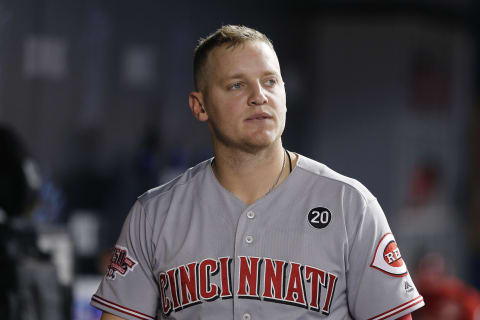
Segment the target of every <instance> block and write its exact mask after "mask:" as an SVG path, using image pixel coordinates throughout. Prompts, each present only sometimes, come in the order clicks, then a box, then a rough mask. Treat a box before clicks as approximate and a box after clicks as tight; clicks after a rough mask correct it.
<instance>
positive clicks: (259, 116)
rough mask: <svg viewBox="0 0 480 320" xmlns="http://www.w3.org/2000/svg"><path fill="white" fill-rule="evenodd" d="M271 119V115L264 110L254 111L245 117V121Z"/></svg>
mask: <svg viewBox="0 0 480 320" xmlns="http://www.w3.org/2000/svg"><path fill="white" fill-rule="evenodd" d="M268 119H272V116H271V115H269V114H268V113H266V112H261V113H256V114H254V115H251V116H250V117H248V118H247V119H246V121H262V120H268Z"/></svg>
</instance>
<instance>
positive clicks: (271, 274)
mask: <svg viewBox="0 0 480 320" xmlns="http://www.w3.org/2000/svg"><path fill="white" fill-rule="evenodd" d="M231 263H232V258H230V257H221V258H217V259H210V258H209V259H204V260H202V261H200V262H196V261H195V262H191V263H187V264H185V265H181V266H179V267H175V268H172V269H170V270H167V271H165V272H161V273H160V274H159V277H158V280H159V281H158V282H159V287H160V301H161V304H162V312H163V314H164V315H166V316H168V315H169V314H170V313H171V312H172V311H173V312H178V311H181V310H182V309H185V308H188V307H190V306H193V305H196V304H199V303H204V302H208V301H214V300H216V299H218V298H220V299H232V298H233V295H236V296H237V297H238V298H239V299H256V300H263V301H269V302H274V303H283V304H289V305H293V306H297V307H301V308H305V309H310V310H312V311H315V312H321V313H323V314H324V315H328V314H329V313H330V307H331V304H332V301H333V297H334V294H335V287H336V284H337V280H338V277H337V276H336V275H334V274H333V273H330V272H327V271H324V270H322V269H318V268H314V267H311V266H309V265H301V264H299V263H296V262H287V261H284V260H278V259H270V258H260V257H250V256H239V257H238V266H239V267H238V272H239V273H238V275H237V276H238V289H237V290H236V291H235V290H233V288H232V274H231V270H230V269H231V266H230V265H231ZM214 277H215V278H216V280H214V279H213V278H214Z"/></svg>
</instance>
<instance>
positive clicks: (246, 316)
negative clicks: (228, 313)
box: [243, 313, 252, 320]
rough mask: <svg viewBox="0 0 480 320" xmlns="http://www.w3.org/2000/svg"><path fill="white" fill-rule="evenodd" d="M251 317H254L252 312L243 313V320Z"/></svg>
mask: <svg viewBox="0 0 480 320" xmlns="http://www.w3.org/2000/svg"><path fill="white" fill-rule="evenodd" d="M250 319H252V316H251V315H250V313H245V314H243V320H250Z"/></svg>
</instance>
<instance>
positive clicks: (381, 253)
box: [370, 233, 408, 277]
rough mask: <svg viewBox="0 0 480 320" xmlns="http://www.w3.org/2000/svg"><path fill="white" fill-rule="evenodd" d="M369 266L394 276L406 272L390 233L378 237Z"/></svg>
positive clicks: (402, 275) (399, 275) (400, 275)
mask: <svg viewBox="0 0 480 320" xmlns="http://www.w3.org/2000/svg"><path fill="white" fill-rule="evenodd" d="M370 266H371V267H372V268H375V269H378V270H380V271H382V272H384V273H386V274H388V275H391V276H394V277H404V276H406V275H407V274H408V271H407V266H406V264H405V262H404V261H403V259H402V255H401V254H400V250H399V249H398V246H397V243H396V242H395V239H394V238H393V235H392V234H391V233H387V234H385V235H384V236H383V237H382V238H381V239H380V241H379V243H378V245H377V249H376V250H375V256H374V257H373V259H372V263H371V264H370Z"/></svg>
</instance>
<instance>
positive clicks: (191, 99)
mask: <svg viewBox="0 0 480 320" xmlns="http://www.w3.org/2000/svg"><path fill="white" fill-rule="evenodd" d="M188 104H189V106H190V110H192V113H193V116H194V117H195V118H196V119H197V120H198V121H202V122H204V121H207V120H208V114H207V111H206V110H205V107H204V104H203V94H202V93H201V92H198V91H192V92H190V94H189V95H188Z"/></svg>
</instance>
